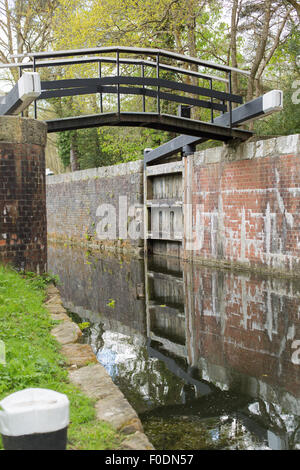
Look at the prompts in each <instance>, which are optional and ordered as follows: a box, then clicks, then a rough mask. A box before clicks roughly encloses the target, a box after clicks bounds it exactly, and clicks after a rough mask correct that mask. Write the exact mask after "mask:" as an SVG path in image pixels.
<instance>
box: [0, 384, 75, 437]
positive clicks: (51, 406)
mask: <svg viewBox="0 0 300 470" xmlns="http://www.w3.org/2000/svg"><path fill="white" fill-rule="evenodd" d="M68 424H69V399H68V397H67V396H66V395H64V394H62V393H58V392H55V391H53V390H46V389H42V388H28V389H25V390H22V391H20V392H16V393H13V394H12V395H9V396H8V397H6V398H4V399H3V400H2V401H1V402H0V432H1V434H2V435H4V436H25V435H28V434H35V433H41V434H43V433H49V432H55V431H58V430H60V429H64V428H66V427H67V426H68Z"/></svg>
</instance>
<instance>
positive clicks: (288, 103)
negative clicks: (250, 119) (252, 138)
mask: <svg viewBox="0 0 300 470" xmlns="http://www.w3.org/2000/svg"><path fill="white" fill-rule="evenodd" d="M295 82H296V81H295V80H289V81H288V83H287V84H286V86H285V88H284V89H283V110H282V111H280V112H279V113H275V114H273V115H271V116H269V117H267V118H265V119H262V120H260V121H257V122H256V123H255V126H254V130H255V132H256V133H257V135H290V134H299V133H300V107H299V104H297V103H296V101H295V97H296V95H297V96H298V100H299V99H300V81H299V80H298V85H297V89H298V90H299V91H297V90H296V88H293V84H295ZM295 85H296V84H295ZM293 101H295V102H293Z"/></svg>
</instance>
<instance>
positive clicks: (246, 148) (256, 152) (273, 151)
mask: <svg viewBox="0 0 300 470" xmlns="http://www.w3.org/2000/svg"><path fill="white" fill-rule="evenodd" d="M299 154H300V134H294V135H288V136H280V137H270V138H262V139H260V140H256V141H251V139H250V140H249V141H248V142H244V143H242V144H239V145H234V144H231V145H222V146H220V147H215V148H210V149H206V150H201V151H198V152H195V153H194V156H193V164H194V165H195V166H197V165H207V164H212V163H220V162H222V161H233V160H249V159H254V158H263V157H272V156H278V155H299Z"/></svg>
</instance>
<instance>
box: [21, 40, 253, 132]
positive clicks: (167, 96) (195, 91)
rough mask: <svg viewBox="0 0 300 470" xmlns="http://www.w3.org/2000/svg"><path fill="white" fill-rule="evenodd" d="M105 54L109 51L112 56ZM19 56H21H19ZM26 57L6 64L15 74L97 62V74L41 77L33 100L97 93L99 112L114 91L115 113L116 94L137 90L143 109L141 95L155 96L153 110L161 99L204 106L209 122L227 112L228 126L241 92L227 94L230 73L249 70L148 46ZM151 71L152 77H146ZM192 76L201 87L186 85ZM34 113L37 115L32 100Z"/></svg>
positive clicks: (159, 109)
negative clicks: (134, 69)
mask: <svg viewBox="0 0 300 470" xmlns="http://www.w3.org/2000/svg"><path fill="white" fill-rule="evenodd" d="M107 54H114V56H111V55H109V56H108V55H107ZM13 57H15V58H18V57H20V56H13ZM21 57H22V58H24V56H21ZM27 57H29V59H30V60H31V61H30V62H27V63H16V64H12V66H15V67H19V71H20V76H21V75H22V73H23V71H24V70H28V69H31V70H33V71H34V72H36V71H38V70H39V69H40V68H44V67H48V68H49V67H51V68H52V67H62V66H67V65H76V64H78V65H79V64H91V63H98V77H97V78H95V77H92V78H74V79H62V80H47V81H42V82H41V89H42V93H41V95H40V96H39V97H38V98H37V99H49V98H54V97H63V96H79V95H89V94H94V93H97V94H99V95H100V103H99V107H100V112H101V113H103V112H104V99H103V95H104V94H114V95H116V96H117V113H118V114H120V113H121V112H122V96H124V95H140V96H142V112H143V113H146V112H147V109H146V97H150V98H154V99H155V100H156V113H157V114H158V115H160V114H161V113H162V110H163V106H162V101H166V102H173V103H178V104H181V105H185V106H188V107H195V108H203V109H209V110H210V122H213V121H214V116H215V114H214V113H215V112H218V113H222V114H224V113H226V112H229V115H230V118H229V127H232V104H233V103H239V104H241V103H242V97H241V96H238V95H235V94H233V93H232V84H231V76H232V72H238V73H243V74H246V75H248V74H249V72H246V71H243V70H240V69H236V68H233V67H228V66H225V65H219V64H214V63H212V62H208V61H203V60H201V59H198V58H194V57H189V56H185V55H181V54H177V53H174V52H169V51H165V50H159V49H149V48H148V49H144V48H132V47H102V48H92V49H76V50H66V51H53V52H41V53H32V54H28V55H27ZM108 64H113V65H114V66H115V74H109V75H105V73H104V72H105V71H107V69H108V67H105V65H108ZM124 64H127V65H134V66H138V67H139V76H137V75H136V73H135V74H134V75H132V74H129V75H128V74H127V75H124V74H122V73H121V66H122V65H124ZM203 69H204V71H203ZM151 71H153V73H152V75H154V76H149V75H151ZM146 72H147V73H146ZM165 72H169V76H168V77H167V78H165V77H164V73H165ZM208 72H211V73H208ZM215 72H217V74H215ZM147 75H148V76H147ZM195 78H196V82H198V81H199V79H202V80H204V83H205V84H207V86H206V85H205V86H199V84H191V82H193V80H194V82H195ZM217 83H218V84H220V83H223V84H224V87H225V90H226V91H220V89H219V88H220V85H218V87H216V84H217ZM34 112H35V117H37V106H36V102H35V111H34ZM137 112H139V110H137Z"/></svg>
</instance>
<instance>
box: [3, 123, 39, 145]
mask: <svg viewBox="0 0 300 470" xmlns="http://www.w3.org/2000/svg"><path fill="white" fill-rule="evenodd" d="M0 142H7V143H17V144H35V145H40V146H42V147H44V146H45V145H46V143H47V124H46V123H45V122H44V121H38V120H36V119H30V118H22V117H19V116H0Z"/></svg>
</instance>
